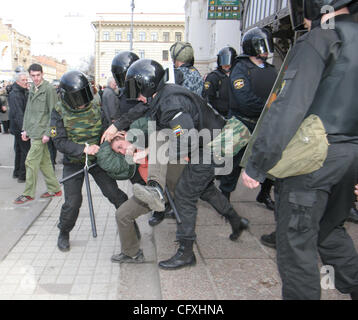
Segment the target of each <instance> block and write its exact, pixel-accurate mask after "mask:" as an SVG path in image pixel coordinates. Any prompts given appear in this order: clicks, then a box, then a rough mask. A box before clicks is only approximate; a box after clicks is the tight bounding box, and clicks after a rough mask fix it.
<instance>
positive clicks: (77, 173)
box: [59, 163, 97, 183]
mask: <svg viewBox="0 0 358 320" xmlns="http://www.w3.org/2000/svg"><path fill="white" fill-rule="evenodd" d="M96 165H97V163H95V164H92V165H91V166H90V167H89V168H88V170H91V169H92V168H93V167H95V166H96ZM83 172H84V169H81V170H80V171H77V172H75V173H73V174H71V175H70V176H68V177H66V178H63V179H61V180H60V181H59V183H64V182H66V181H67V180H70V179H72V178H74V177H75V176H77V175H79V174H81V173H83Z"/></svg>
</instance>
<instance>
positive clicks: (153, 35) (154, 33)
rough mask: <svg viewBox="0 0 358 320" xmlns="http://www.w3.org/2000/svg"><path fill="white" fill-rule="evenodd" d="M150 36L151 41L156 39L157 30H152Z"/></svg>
mask: <svg viewBox="0 0 358 320" xmlns="http://www.w3.org/2000/svg"><path fill="white" fill-rule="evenodd" d="M150 37H151V39H152V41H158V32H152V33H151V35H150Z"/></svg>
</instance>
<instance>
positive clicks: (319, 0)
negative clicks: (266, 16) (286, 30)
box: [290, 0, 357, 30]
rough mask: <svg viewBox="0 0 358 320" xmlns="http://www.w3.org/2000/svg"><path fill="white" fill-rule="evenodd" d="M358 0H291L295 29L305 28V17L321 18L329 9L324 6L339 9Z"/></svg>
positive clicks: (292, 19) (312, 19)
mask: <svg viewBox="0 0 358 320" xmlns="http://www.w3.org/2000/svg"><path fill="white" fill-rule="evenodd" d="M354 2H357V0H353V1H352V0H290V11H291V21H292V26H293V28H294V30H301V29H302V28H303V19H304V18H306V19H308V20H311V21H316V20H319V19H320V18H321V17H322V15H323V14H325V13H326V12H327V11H326V10H324V6H331V7H332V8H333V9H334V10H339V9H341V8H343V7H345V6H348V5H349V4H350V3H354Z"/></svg>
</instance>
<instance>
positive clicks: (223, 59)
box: [219, 53, 233, 66]
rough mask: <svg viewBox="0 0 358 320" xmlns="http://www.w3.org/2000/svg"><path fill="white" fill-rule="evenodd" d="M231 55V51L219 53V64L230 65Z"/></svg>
mask: <svg viewBox="0 0 358 320" xmlns="http://www.w3.org/2000/svg"><path fill="white" fill-rule="evenodd" d="M232 60H233V56H232V54H231V53H226V54H221V55H219V66H230V65H231V64H232Z"/></svg>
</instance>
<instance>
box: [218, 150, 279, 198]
mask: <svg viewBox="0 0 358 320" xmlns="http://www.w3.org/2000/svg"><path fill="white" fill-rule="evenodd" d="M245 150H246V147H245V148H242V149H241V150H240V151H239V153H238V154H237V155H235V156H234V157H233V169H232V171H231V173H230V174H228V175H226V176H220V186H219V188H220V190H221V191H222V192H224V193H231V192H234V191H235V189H236V187H237V183H238V181H239V178H240V174H241V167H240V162H241V159H242V157H243V156H244V153H245ZM272 186H273V181H272V180H270V179H266V180H265V181H264V182H263V183H262V184H261V192H263V193H267V194H270V191H271V188H272Z"/></svg>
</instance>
